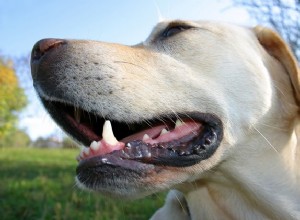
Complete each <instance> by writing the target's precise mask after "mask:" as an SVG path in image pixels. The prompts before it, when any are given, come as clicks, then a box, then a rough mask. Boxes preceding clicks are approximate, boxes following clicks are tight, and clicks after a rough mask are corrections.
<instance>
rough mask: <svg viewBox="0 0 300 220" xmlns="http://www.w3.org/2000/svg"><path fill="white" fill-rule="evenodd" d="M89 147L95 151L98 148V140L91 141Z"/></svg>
mask: <svg viewBox="0 0 300 220" xmlns="http://www.w3.org/2000/svg"><path fill="white" fill-rule="evenodd" d="M90 148H91V149H92V150H94V151H97V150H98V149H99V148H100V142H97V141H93V142H92V143H91V145H90Z"/></svg>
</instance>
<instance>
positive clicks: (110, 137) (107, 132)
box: [102, 120, 118, 145]
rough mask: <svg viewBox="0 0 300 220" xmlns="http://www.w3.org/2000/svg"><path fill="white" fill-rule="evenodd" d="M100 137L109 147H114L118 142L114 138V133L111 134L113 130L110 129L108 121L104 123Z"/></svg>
mask: <svg viewBox="0 0 300 220" xmlns="http://www.w3.org/2000/svg"><path fill="white" fill-rule="evenodd" d="M102 137H103V140H104V141H105V142H106V143H108V144H110V145H116V144H117V143H118V140H117V139H116V137H115V136H114V133H113V130H112V127H111V123H110V121H108V120H107V121H105V123H104V125H103V132H102Z"/></svg>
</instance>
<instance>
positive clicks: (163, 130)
mask: <svg viewBox="0 0 300 220" xmlns="http://www.w3.org/2000/svg"><path fill="white" fill-rule="evenodd" d="M167 133H169V131H168V130H167V129H165V128H164V129H162V130H161V132H160V135H162V134H167Z"/></svg>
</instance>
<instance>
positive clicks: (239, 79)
mask: <svg viewBox="0 0 300 220" xmlns="http://www.w3.org/2000/svg"><path fill="white" fill-rule="evenodd" d="M184 23H185V24H188V25H191V26H193V27H195V28H192V29H189V30H185V31H182V32H181V33H178V34H176V35H174V36H172V37H170V38H166V39H161V38H160V37H159V36H160V33H161V32H162V30H164V29H165V28H166V27H167V26H168V24H169V22H167V21H165V22H161V23H159V24H158V25H157V26H156V27H155V28H154V30H153V32H152V33H151V35H150V36H149V38H148V39H147V40H146V41H144V42H142V43H141V44H139V45H136V46H133V47H129V46H124V45H119V44H110V43H102V42H95V41H72V42H70V43H69V44H68V45H69V49H68V53H69V54H68V55H69V56H66V57H68V58H65V57H64V59H66V60H65V64H66V65H68V64H70V65H68V66H69V68H66V69H64V74H65V75H66V77H67V79H66V80H65V81H66V82H65V84H64V86H65V88H66V89H65V91H66V93H65V97H68V98H67V99H69V102H70V103H74V102H76V103H78V105H79V106H82V107H83V108H84V109H85V110H87V111H94V112H101V114H102V115H103V117H108V118H114V119H115V120H124V119H126V120H128V121H131V122H132V121H141V120H146V119H148V118H153V117H155V116H157V115H162V114H166V113H173V112H193V111H199V112H204V113H213V114H215V115H217V116H218V117H219V118H220V119H221V120H222V122H223V125H224V139H223V141H222V143H221V145H220V146H219V148H218V149H217V151H216V152H215V154H214V155H213V156H211V157H210V158H209V159H207V160H204V161H201V162H200V163H199V164H196V165H194V166H190V167H185V168H178V167H177V168H170V167H165V168H164V169H163V170H162V171H161V172H159V173H155V174H149V175H148V176H146V177H145V178H144V179H142V180H139V181H138V182H136V183H135V187H133V188H130V187H128V188H126V189H116V190H117V191H118V192H119V193H120V194H124V195H127V196H130V197H131V196H136V194H138V195H139V196H143V195H146V194H149V193H153V192H157V191H161V190H165V189H174V191H171V192H170V194H169V195H168V197H167V199H166V203H165V205H164V206H163V207H162V208H161V209H159V210H158V211H157V212H156V213H155V214H154V216H153V217H152V219H163V220H167V219H170V220H177V219H178V220H179V219H180V220H182V219H193V220H198V219H208V220H214V219H216V220H220V219H243V220H247V219H248V220H253V219H289V220H290V219H300V194H299V188H300V187H299V181H300V180H299V169H300V164H299V161H300V158H299V146H298V143H299V142H298V138H297V129H296V127H297V125H298V121H299V106H298V104H299V102H300V93H299V91H300V87H299V69H298V66H297V65H298V64H297V62H296V60H295V58H294V57H293V55H292V53H291V52H290V49H289V48H288V46H287V45H286V44H285V43H284V42H283V40H282V39H281V38H280V37H279V36H278V35H277V34H276V33H274V32H273V31H271V30H269V29H265V28H262V27H256V28H255V29H249V28H244V27H238V26H234V25H229V24H222V23H214V22H189V21H186V22H184ZM87 54H88V57H91V58H92V59H90V60H89V61H88V63H87V62H86V57H87ZM61 56H64V55H61ZM74 63H76V64H77V66H74V65H71V64H74ZM72 66H73V67H72ZM83 70H84V75H83V74H82V71H83ZM71 76H75V77H77V79H80V78H82V79H83V77H94V78H96V77H99V79H100V78H101V80H99V81H98V80H96V81H86V82H85V83H82V84H80V86H78V85H79V84H78V81H75V80H73V79H72V78H71ZM68 77H69V78H68ZM83 90H84V91H89V92H88V93H82V92H81V91H83ZM44 96H47V94H44ZM50 98H51V97H50ZM67 99H66V100H64V101H65V102H68V100H67ZM297 103H298V104H297Z"/></svg>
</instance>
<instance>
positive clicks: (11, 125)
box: [0, 58, 27, 146]
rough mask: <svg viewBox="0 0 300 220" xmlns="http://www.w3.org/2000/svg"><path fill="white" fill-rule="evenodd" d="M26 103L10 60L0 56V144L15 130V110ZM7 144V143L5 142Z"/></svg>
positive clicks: (18, 109)
mask: <svg viewBox="0 0 300 220" xmlns="http://www.w3.org/2000/svg"><path fill="white" fill-rule="evenodd" d="M26 104H27V100H26V96H25V94H24V90H23V89H22V88H21V87H20V85H19V82H18V78H17V76H16V73H15V70H14V68H13V63H12V61H5V60H4V59H1V58H0V146H1V145H4V140H9V139H10V138H7V137H8V136H9V135H12V134H13V133H14V132H16V130H17V128H16V122H17V112H19V111H20V110H21V109H22V108H24V107H25V106H26ZM7 144H9V143H7Z"/></svg>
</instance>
